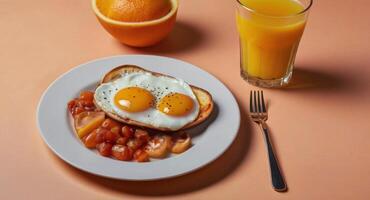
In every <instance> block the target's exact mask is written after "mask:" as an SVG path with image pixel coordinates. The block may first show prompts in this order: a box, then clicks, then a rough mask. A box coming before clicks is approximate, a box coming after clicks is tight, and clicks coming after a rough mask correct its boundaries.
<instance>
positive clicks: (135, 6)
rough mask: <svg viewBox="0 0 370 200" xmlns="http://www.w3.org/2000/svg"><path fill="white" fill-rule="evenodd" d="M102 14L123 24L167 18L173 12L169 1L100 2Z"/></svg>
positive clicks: (114, 0)
mask: <svg viewBox="0 0 370 200" xmlns="http://www.w3.org/2000/svg"><path fill="white" fill-rule="evenodd" d="M96 4H97V6H98V8H99V10H100V11H101V13H102V14H103V15H105V16H107V17H109V18H110V19H114V20H118V21H123V22H143V21H149V20H153V19H158V18H161V17H163V16H165V15H166V14H167V13H169V12H170V10H171V2H170V1H169V0H98V1H97V2H96Z"/></svg>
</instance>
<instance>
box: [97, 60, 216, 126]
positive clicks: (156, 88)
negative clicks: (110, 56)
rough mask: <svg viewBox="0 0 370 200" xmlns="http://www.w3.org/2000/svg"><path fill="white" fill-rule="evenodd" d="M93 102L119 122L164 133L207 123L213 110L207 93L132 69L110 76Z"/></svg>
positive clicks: (148, 72) (118, 71)
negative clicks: (205, 121)
mask: <svg viewBox="0 0 370 200" xmlns="http://www.w3.org/2000/svg"><path fill="white" fill-rule="evenodd" d="M94 101H95V105H96V106H97V107H99V108H100V109H101V110H103V111H104V112H105V113H106V114H107V115H108V116H110V117H112V118H114V119H116V120H117V121H121V122H123V123H127V124H131V125H137V126H142V127H147V128H152V129H156V130H161V131H176V130H180V129H185V128H189V127H192V126H194V125H196V124H198V123H200V122H202V121H204V120H205V119H206V118H207V117H208V116H209V114H210V113H211V111H212V109H213V102H212V97H211V95H210V94H209V93H208V92H207V91H205V90H203V89H200V88H197V87H195V86H190V85H188V84H187V83H185V82H184V81H183V80H179V79H175V78H173V77H170V76H167V75H163V74H159V73H155V72H150V71H146V70H144V69H142V68H140V67H137V66H133V65H124V66H120V67H117V68H115V69H113V70H112V71H110V72H109V73H107V74H106V75H105V76H104V78H103V80H102V81H101V84H100V85H99V87H98V88H97V89H96V91H95V95H94Z"/></svg>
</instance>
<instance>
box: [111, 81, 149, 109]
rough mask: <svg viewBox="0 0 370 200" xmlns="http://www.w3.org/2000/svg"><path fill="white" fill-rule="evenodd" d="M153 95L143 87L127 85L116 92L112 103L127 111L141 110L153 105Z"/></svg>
mask: <svg viewBox="0 0 370 200" xmlns="http://www.w3.org/2000/svg"><path fill="white" fill-rule="evenodd" d="M153 102H154V96H153V95H152V94H151V93H150V92H149V91H148V90H145V89H143V88H139V87H128V88H124V89H122V90H120V91H118V92H117V94H116V95H115V96H114V104H115V105H116V106H117V107H118V108H120V109H122V110H124V111H127V112H141V111H144V110H146V109H148V108H150V107H152V106H153Z"/></svg>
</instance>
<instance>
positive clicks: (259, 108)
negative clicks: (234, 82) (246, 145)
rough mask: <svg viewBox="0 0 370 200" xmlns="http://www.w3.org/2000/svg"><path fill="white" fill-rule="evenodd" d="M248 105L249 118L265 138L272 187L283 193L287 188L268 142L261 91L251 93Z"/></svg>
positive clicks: (264, 107) (265, 113) (265, 112)
mask: <svg viewBox="0 0 370 200" xmlns="http://www.w3.org/2000/svg"><path fill="white" fill-rule="evenodd" d="M249 103H250V104H249V110H250V113H251V118H252V120H253V121H254V122H256V123H257V124H258V125H259V127H260V128H261V129H262V132H263V135H264V137H265V142H266V146H267V152H268V158H269V163H270V171H271V180H272V186H273V187H274V189H275V190H276V191H279V192H282V191H285V190H286V189H287V187H286V184H285V182H284V178H283V176H282V175H281V172H280V169H279V165H278V162H277V160H276V158H275V154H274V150H273V148H272V145H271V142H270V138H269V132H268V129H267V125H266V121H267V117H268V115H267V111H266V106H265V100H264V98H263V91H257V92H256V91H253V92H252V91H251V92H250V100H249Z"/></svg>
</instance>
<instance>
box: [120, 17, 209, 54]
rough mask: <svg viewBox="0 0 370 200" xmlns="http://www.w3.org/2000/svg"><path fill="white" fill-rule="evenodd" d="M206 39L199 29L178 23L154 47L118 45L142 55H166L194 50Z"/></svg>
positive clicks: (181, 22) (185, 23) (184, 23)
mask: <svg viewBox="0 0 370 200" xmlns="http://www.w3.org/2000/svg"><path fill="white" fill-rule="evenodd" d="M205 38H206V37H205V36H204V33H203V32H202V31H201V29H199V28H198V27H196V26H194V25H191V24H189V23H187V22H183V21H177V22H176V24H175V26H174V28H173V30H172V32H171V33H170V35H169V36H168V37H167V38H165V39H164V40H163V41H161V42H159V43H158V44H155V45H153V46H150V47H143V48H135V47H128V46H126V45H124V44H121V43H118V42H117V44H119V45H122V46H124V47H128V48H130V49H132V50H134V51H137V52H141V53H143V52H144V53H158V54H165V53H174V52H181V51H188V50H192V49H194V48H195V47H196V46H198V45H199V44H200V43H201V42H202V41H203V40H204V39H205Z"/></svg>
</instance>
